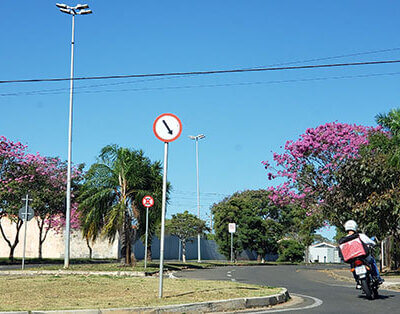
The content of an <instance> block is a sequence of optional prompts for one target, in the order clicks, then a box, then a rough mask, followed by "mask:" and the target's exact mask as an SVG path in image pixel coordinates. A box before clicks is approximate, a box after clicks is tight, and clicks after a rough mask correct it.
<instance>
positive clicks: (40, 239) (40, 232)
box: [36, 218, 44, 259]
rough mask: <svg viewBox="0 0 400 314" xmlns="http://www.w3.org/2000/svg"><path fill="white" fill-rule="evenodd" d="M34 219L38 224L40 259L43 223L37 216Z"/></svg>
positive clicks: (40, 256)
mask: <svg viewBox="0 0 400 314" xmlns="http://www.w3.org/2000/svg"><path fill="white" fill-rule="evenodd" d="M36 221H37V224H38V227H39V252H38V253H39V254H38V255H39V259H42V244H43V241H42V233H43V224H44V222H43V221H39V218H36Z"/></svg>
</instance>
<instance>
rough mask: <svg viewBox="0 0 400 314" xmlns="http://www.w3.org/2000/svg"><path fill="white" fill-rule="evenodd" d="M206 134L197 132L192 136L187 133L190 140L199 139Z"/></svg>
mask: <svg viewBox="0 0 400 314" xmlns="http://www.w3.org/2000/svg"><path fill="white" fill-rule="evenodd" d="M205 137H206V136H205V135H204V134H199V135H196V136H193V135H189V138H190V139H191V140H201V139H202V138H205Z"/></svg>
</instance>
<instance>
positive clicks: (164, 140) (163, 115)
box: [153, 113, 182, 143]
mask: <svg viewBox="0 0 400 314" xmlns="http://www.w3.org/2000/svg"><path fill="white" fill-rule="evenodd" d="M165 116H171V117H174V118H175V119H176V120H177V121H178V123H179V132H178V134H177V135H176V136H174V137H173V138H171V139H163V138H162V137H160V136H159V135H158V134H157V132H156V124H157V122H158V120H160V119H161V118H162V117H165ZM153 132H154V135H155V136H156V137H157V138H158V139H159V140H160V141H162V142H168V143H169V142H173V141H175V140H176V139H177V138H178V137H179V136H181V133H182V122H181V120H180V119H179V118H178V117H177V116H176V115H174V114H173V113H163V114H162V115H160V116H158V117H157V119H156V120H155V121H154V123H153Z"/></svg>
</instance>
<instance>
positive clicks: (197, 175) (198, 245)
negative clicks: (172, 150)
mask: <svg viewBox="0 0 400 314" xmlns="http://www.w3.org/2000/svg"><path fill="white" fill-rule="evenodd" d="M196 177H197V217H198V218H199V219H200V185H199V138H198V137H196ZM197 262H198V263H200V262H201V250H200V233H198V234H197Z"/></svg>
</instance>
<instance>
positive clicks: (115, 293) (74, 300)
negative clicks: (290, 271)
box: [0, 275, 281, 311]
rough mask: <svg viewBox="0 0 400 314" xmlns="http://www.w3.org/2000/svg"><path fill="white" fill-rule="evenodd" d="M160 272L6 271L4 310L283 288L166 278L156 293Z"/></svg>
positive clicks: (0, 284)
mask: <svg viewBox="0 0 400 314" xmlns="http://www.w3.org/2000/svg"><path fill="white" fill-rule="evenodd" d="M158 284H159V280H158V278H157V277H144V278H132V277H111V276H79V275H73V276H64V275H61V276H47V275H46V276H18V277H17V276H5V277H2V278H1V281H0V291H2V293H1V294H0V310H1V311H21V310H24V311H33V310H61V309H70V310H71V309H98V308H126V307H141V306H161V305H169V304H182V303H193V302H203V301H210V300H224V299H231V298H241V297H256V296H267V295H272V294H276V293H279V292H280V291H281V290H280V289H279V288H271V287H261V286H255V285H247V284H241V283H236V282H228V281H200V280H199V281H198V280H188V279H167V278H166V279H165V280H164V289H163V296H164V297H163V298H162V299H159V298H158Z"/></svg>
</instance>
